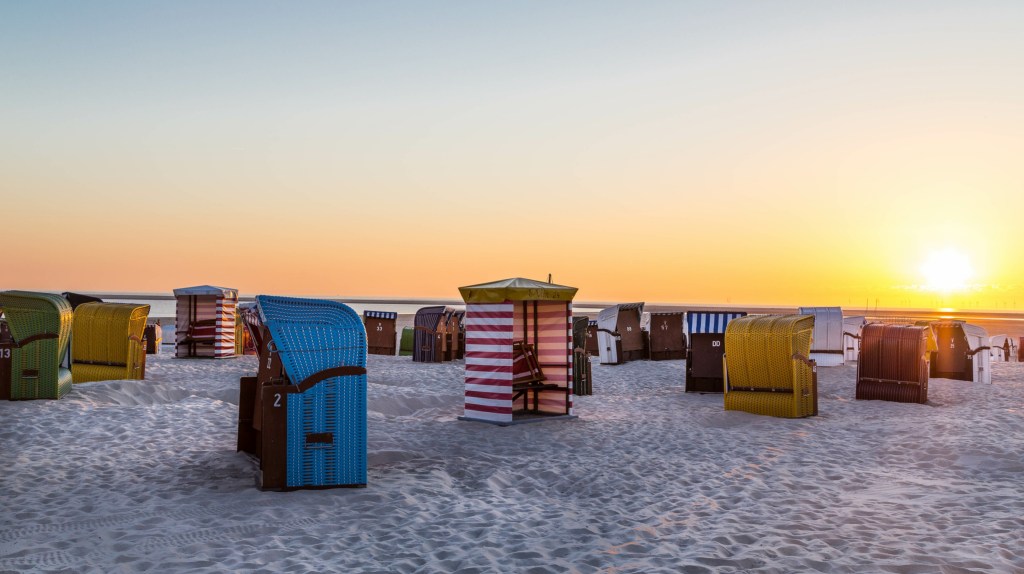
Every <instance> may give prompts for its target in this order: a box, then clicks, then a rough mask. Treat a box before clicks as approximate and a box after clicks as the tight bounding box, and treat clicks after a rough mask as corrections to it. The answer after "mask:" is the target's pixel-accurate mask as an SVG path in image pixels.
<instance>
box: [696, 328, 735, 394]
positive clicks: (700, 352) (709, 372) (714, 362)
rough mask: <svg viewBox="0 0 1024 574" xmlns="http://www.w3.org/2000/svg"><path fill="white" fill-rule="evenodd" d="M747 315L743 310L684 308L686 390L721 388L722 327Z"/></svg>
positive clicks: (722, 381)
mask: <svg viewBox="0 0 1024 574" xmlns="http://www.w3.org/2000/svg"><path fill="white" fill-rule="evenodd" d="M746 315H747V313H746V311H687V312H686V343H687V345H689V347H687V349H686V392H688V393H720V392H722V388H723V385H724V384H725V377H724V375H723V373H722V355H723V354H724V353H725V328H726V327H727V326H728V325H729V321H732V320H733V319H738V318H740V317H745V316H746Z"/></svg>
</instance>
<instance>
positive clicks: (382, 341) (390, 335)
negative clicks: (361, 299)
mask: <svg viewBox="0 0 1024 574" xmlns="http://www.w3.org/2000/svg"><path fill="white" fill-rule="evenodd" d="M397 320H398V313H395V312H392V311H363V325H364V326H365V327H366V349H367V352H368V353H369V354H371V355H394V354H395V322H396V321H397Z"/></svg>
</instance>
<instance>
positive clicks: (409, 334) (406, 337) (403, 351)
mask: <svg viewBox="0 0 1024 574" xmlns="http://www.w3.org/2000/svg"><path fill="white" fill-rule="evenodd" d="M414 333H415V329H413V328H412V327H404V328H403V329H402V341H401V343H400V344H399V348H398V355H399V356H402V357H411V356H412V350H413V341H414V339H415V336H414Z"/></svg>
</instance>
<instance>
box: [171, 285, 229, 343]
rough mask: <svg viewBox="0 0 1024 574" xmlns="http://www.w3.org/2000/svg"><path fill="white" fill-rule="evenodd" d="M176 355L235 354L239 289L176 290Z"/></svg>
mask: <svg viewBox="0 0 1024 574" xmlns="http://www.w3.org/2000/svg"><path fill="white" fill-rule="evenodd" d="M174 297H175V299H177V311H176V313H175V325H174V329H175V334H174V353H175V356H176V357H179V358H185V357H212V358H215V359H223V358H227V357H234V356H235V307H236V306H237V305H238V291H236V290H235V289H228V288H226V287H214V286H213V285H199V286H196V287H186V288H183V289H175V290H174Z"/></svg>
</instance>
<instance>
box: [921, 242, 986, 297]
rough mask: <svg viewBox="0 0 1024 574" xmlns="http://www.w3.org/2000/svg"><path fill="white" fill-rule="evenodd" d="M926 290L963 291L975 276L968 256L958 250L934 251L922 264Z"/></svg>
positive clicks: (941, 291)
mask: <svg viewBox="0 0 1024 574" xmlns="http://www.w3.org/2000/svg"><path fill="white" fill-rule="evenodd" d="M921 275H922V276H923V277H924V288H925V289H928V290H929V291H937V292H940V293H950V292H953V291H963V290H964V289H966V288H967V282H968V280H970V279H971V277H972V276H973V275H974V269H973V268H971V261H970V260H969V259H968V258H967V255H965V254H964V253H962V252H960V251H957V250H956V249H943V250H941V251H933V252H931V253H929V254H928V257H927V258H926V259H925V260H924V263H922V264H921Z"/></svg>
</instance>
